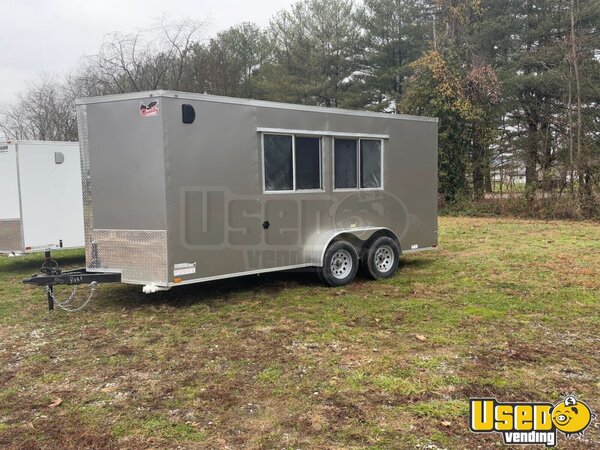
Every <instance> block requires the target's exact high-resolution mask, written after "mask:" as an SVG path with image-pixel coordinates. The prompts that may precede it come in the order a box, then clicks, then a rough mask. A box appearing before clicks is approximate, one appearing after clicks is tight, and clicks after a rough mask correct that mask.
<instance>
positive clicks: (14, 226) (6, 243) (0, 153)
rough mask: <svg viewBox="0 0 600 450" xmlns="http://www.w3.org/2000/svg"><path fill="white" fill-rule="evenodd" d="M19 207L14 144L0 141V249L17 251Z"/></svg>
mask: <svg viewBox="0 0 600 450" xmlns="http://www.w3.org/2000/svg"><path fill="white" fill-rule="evenodd" d="M21 247H22V239H21V207H20V204H19V178H18V174H17V148H16V144H7V143H0V251H3V252H9V251H19V250H21Z"/></svg>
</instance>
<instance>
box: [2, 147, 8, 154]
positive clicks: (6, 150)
mask: <svg viewBox="0 0 600 450" xmlns="http://www.w3.org/2000/svg"><path fill="white" fill-rule="evenodd" d="M2 153H8V145H0V155H1V154H2Z"/></svg>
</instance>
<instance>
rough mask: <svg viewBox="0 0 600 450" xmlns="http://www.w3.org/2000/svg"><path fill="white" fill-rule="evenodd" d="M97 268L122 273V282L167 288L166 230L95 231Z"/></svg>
mask: <svg viewBox="0 0 600 450" xmlns="http://www.w3.org/2000/svg"><path fill="white" fill-rule="evenodd" d="M93 236H94V242H93V251H94V259H95V262H96V264H97V266H96V267H94V269H100V270H107V271H120V272H121V281H123V282H129V283H136V284H138V283H139V284H148V283H157V284H161V285H167V284H168V282H169V280H168V278H169V271H168V255H167V231H166V230H151V231H142V230H100V229H98V230H93Z"/></svg>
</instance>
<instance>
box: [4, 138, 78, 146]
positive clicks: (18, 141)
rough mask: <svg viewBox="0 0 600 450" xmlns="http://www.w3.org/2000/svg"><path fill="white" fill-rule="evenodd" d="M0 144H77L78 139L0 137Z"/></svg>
mask: <svg viewBox="0 0 600 450" xmlns="http://www.w3.org/2000/svg"><path fill="white" fill-rule="evenodd" d="M0 144H29V145H56V144H60V145H79V142H78V141H40V140H36V139H31V140H29V139H0Z"/></svg>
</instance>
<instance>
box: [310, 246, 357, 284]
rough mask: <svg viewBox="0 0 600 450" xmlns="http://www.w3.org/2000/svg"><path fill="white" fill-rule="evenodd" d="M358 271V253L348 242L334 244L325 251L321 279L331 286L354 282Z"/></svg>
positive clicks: (320, 271)
mask: <svg viewBox="0 0 600 450" xmlns="http://www.w3.org/2000/svg"><path fill="white" fill-rule="evenodd" d="M357 271H358V253H357V252H356V249H355V248H354V246H353V245H352V244H350V243H348V242H346V241H337V242H334V243H332V244H331V245H330V246H329V247H328V248H327V250H326V251H325V256H324V258H323V267H321V268H320V269H319V275H320V278H321V279H322V280H323V281H324V282H325V283H327V284H328V285H329V286H343V285H345V284H348V283H350V282H351V281H352V280H354V277H355V276H356V272H357Z"/></svg>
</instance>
